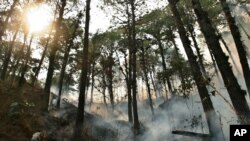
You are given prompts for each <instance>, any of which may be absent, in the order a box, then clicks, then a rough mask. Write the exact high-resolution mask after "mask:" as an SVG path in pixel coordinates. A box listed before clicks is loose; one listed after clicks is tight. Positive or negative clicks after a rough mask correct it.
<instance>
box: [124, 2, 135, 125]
mask: <svg viewBox="0 0 250 141" xmlns="http://www.w3.org/2000/svg"><path fill="white" fill-rule="evenodd" d="M126 12H127V16H128V20H127V28H128V51H129V55H128V57H129V58H128V65H127V64H126V66H127V68H126V70H127V89H128V121H129V122H130V123H133V120H134V119H133V113H132V112H133V110H132V107H133V105H132V30H131V14H130V13H129V3H127V5H126ZM125 61H126V58H125Z"/></svg>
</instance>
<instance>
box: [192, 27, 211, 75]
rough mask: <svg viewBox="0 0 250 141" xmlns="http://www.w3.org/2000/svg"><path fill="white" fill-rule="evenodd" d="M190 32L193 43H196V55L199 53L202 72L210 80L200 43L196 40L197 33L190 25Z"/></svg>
mask: <svg viewBox="0 0 250 141" xmlns="http://www.w3.org/2000/svg"><path fill="white" fill-rule="evenodd" d="M188 31H189V33H190V36H191V38H192V41H193V43H194V48H195V50H196V53H197V56H198V62H199V65H200V68H201V71H202V73H203V74H204V76H205V77H206V79H207V78H208V75H207V72H206V69H205V67H204V63H203V56H202V54H201V51H200V48H199V46H198V43H197V41H196V38H195V32H194V28H193V25H190V24H189V25H188Z"/></svg>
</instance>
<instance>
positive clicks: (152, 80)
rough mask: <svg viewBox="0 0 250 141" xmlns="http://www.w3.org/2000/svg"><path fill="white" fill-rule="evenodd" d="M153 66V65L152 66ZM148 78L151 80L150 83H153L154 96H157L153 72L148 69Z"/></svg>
mask: <svg viewBox="0 0 250 141" xmlns="http://www.w3.org/2000/svg"><path fill="white" fill-rule="evenodd" d="M152 67H153V66H152ZM149 73H150V79H151V82H152V85H153V88H154V92H155V97H156V98H158V95H157V90H156V86H155V81H154V78H153V74H152V73H153V72H152V71H150V72H149Z"/></svg>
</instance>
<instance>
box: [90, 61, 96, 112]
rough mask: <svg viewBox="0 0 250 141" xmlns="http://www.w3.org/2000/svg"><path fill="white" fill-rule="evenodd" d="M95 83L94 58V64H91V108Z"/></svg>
mask: <svg viewBox="0 0 250 141" xmlns="http://www.w3.org/2000/svg"><path fill="white" fill-rule="evenodd" d="M94 85H95V61H94V60H93V62H92V66H91V92H90V103H89V109H91V105H92V103H93V97H94Z"/></svg>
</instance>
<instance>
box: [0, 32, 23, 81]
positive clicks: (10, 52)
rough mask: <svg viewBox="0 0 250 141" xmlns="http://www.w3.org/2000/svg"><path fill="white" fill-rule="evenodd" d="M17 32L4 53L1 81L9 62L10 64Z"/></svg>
mask: <svg viewBox="0 0 250 141" xmlns="http://www.w3.org/2000/svg"><path fill="white" fill-rule="evenodd" d="M18 31H19V29H18V30H17V31H15V33H14V36H13V38H12V41H11V42H10V44H9V47H8V50H7V52H6V56H5V58H4V62H3V69H2V72H1V80H4V79H5V75H6V72H7V69H8V65H9V62H10V58H11V54H12V50H13V48H14V45H15V42H16V37H17V33H18Z"/></svg>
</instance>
